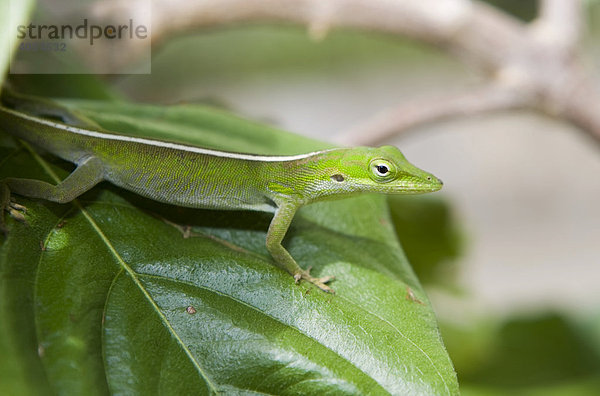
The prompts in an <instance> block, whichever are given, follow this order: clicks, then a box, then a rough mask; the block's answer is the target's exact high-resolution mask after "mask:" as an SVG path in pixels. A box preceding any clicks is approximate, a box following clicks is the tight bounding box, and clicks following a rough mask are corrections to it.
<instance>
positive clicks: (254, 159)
mask: <svg viewBox="0 0 600 396" xmlns="http://www.w3.org/2000/svg"><path fill="white" fill-rule="evenodd" d="M4 98H5V97H4V96H3V99H4ZM25 103H29V102H25ZM39 107H40V109H41V110H39V111H35V109H36V104H35V103H33V105H32V104H31V103H29V105H24V106H21V107H18V106H17V108H20V109H24V110H25V111H27V113H26V112H22V111H16V110H14V109H11V108H7V107H0V127H1V128H2V129H3V130H4V131H6V132H8V133H10V134H12V135H14V136H16V137H18V138H21V139H23V140H26V141H28V142H30V143H32V144H34V145H35V146H38V147H41V148H43V149H44V150H46V151H49V152H50V153H52V154H54V155H57V156H58V157H60V158H63V159H65V160H67V161H71V162H73V163H75V164H76V166H77V167H76V168H75V170H74V171H73V172H72V173H71V174H70V175H69V176H68V177H67V178H65V179H64V180H63V181H62V182H61V183H59V184H58V185H52V184H49V183H46V182H43V181H40V180H31V179H18V178H6V179H4V180H2V181H1V182H0V228H1V229H2V230H4V231H6V225H5V222H4V215H3V212H4V210H6V211H8V212H9V213H10V214H11V215H12V216H13V217H15V218H17V219H20V220H24V217H23V215H22V213H21V212H22V211H24V207H23V206H21V205H18V204H16V203H15V202H13V201H11V193H15V194H19V195H23V196H26V197H30V198H41V199H45V200H49V201H53V202H59V203H66V202H69V201H71V200H73V199H75V198H77V197H78V196H79V195H81V194H83V193H84V192H86V191H88V190H89V189H91V188H92V187H94V186H95V185H96V184H98V183H99V182H101V181H103V180H106V181H109V182H111V183H113V184H115V185H117V186H119V187H122V188H124V189H127V190H130V191H133V192H135V193H137V194H139V195H142V196H145V197H148V198H151V199H153V200H156V201H160V202H166V203H169V204H175V205H180V206H185V207H191V208H208V209H219V210H228V209H230V210H239V209H242V210H258V211H267V212H273V213H274V216H273V220H272V221H271V224H270V226H269V229H268V232H267V237H266V245H267V249H268V251H269V253H270V254H271V256H272V257H273V259H274V260H275V263H276V264H277V266H279V267H280V268H282V269H284V270H285V271H287V272H289V273H290V274H291V275H292V276H293V277H294V279H295V281H296V283H297V282H299V281H300V280H301V279H304V280H307V281H309V282H311V283H313V284H315V285H316V286H318V287H319V288H320V289H322V290H324V291H327V292H333V291H332V289H331V288H329V286H327V285H326V283H328V282H329V281H331V280H332V279H333V277H324V278H315V277H312V276H311V275H310V273H309V271H307V270H303V269H302V268H300V266H299V265H298V264H297V263H296V261H295V260H294V258H293V257H292V256H291V255H290V254H289V252H288V251H287V250H286V249H285V248H284V247H283V246H282V244H281V242H282V240H283V238H284V236H285V234H286V232H287V230H288V228H289V226H290V223H291V222H292V218H293V217H294V214H295V213H296V211H297V210H298V208H300V207H301V206H303V205H307V204H310V203H312V202H316V201H322V200H331V199H338V198H345V197H349V196H353V195H357V194H361V193H369V192H376V193H389V194H409V193H425V192H432V191H437V190H439V189H440V188H441V187H442V182H441V181H440V180H439V179H437V178H436V177H435V176H433V175H431V174H429V173H427V172H425V171H423V170H421V169H418V168H417V167H415V166H414V165H412V164H410V163H409V162H408V161H407V160H406V158H405V157H404V156H403V155H402V153H401V152H400V151H399V150H398V149H397V148H395V147H393V146H383V147H379V148H370V147H355V148H337V149H329V150H323V151H317V152H312V153H308V154H301V155H291V156H264V155H253V154H241V153H232V152H223V151H216V150H209V149H206V148H200V147H196V146H189V145H183V144H178V143H174V142H168V141H161V140H153V139H144V138H139V137H132V136H126V135H122V134H117V133H111V132H108V131H106V130H103V129H101V128H99V127H97V126H93V125H91V124H89V123H87V122H83V121H82V122H81V123H79V122H78V121H79V120H80V119H78V118H77V116H74V115H73V114H72V113H70V112H69V111H68V110H66V109H63V108H62V107H58V106H56V105H55V106H54V107H53V106H52V105H48V103H47V102H46V103H42V105H40V106H39ZM48 116H51V117H52V119H49V118H47V117H48ZM56 119H61V121H56Z"/></svg>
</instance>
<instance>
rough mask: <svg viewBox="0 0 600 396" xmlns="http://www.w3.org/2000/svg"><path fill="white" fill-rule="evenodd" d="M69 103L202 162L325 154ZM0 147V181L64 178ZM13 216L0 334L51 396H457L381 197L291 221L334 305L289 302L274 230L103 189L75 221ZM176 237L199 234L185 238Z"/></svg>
mask: <svg viewBox="0 0 600 396" xmlns="http://www.w3.org/2000/svg"><path fill="white" fill-rule="evenodd" d="M63 103H64V104H66V105H68V106H70V107H71V108H73V109H76V110H77V111H79V112H80V113H82V114H84V115H85V116H86V117H88V118H90V119H92V120H94V121H96V122H98V123H99V124H100V125H102V126H103V127H104V128H107V129H110V130H114V131H122V132H127V133H130V134H138V135H140V134H143V135H145V136H152V137H161V138H169V139H171V140H177V141H184V142H192V143H196V144H200V145H203V146H206V147H213V148H220V149H228V150H232V151H246V152H248V151H251V152H257V153H266V154H269V153H271V154H276V153H277V154H293V153H300V152H306V151H309V150H314V149H317V148H321V147H323V145H322V144H321V143H319V142H315V141H311V140H308V139H305V138H302V137H299V136H295V135H291V134H286V133H283V132H280V131H277V130H274V129H271V128H268V127H265V126H262V125H257V124H254V123H251V122H249V121H246V120H242V119H238V118H236V117H234V116H232V115H230V114H227V113H225V112H221V111H218V110H214V109H208V108H205V107H199V106H177V107H170V108H165V107H156V106H142V105H133V104H126V103H108V102H99V101H70V102H63ZM4 142H5V147H6V148H3V149H2V150H4V151H3V153H2V154H3V159H4V158H6V160H3V161H2V162H0V177H4V176H6V175H9V174H10V175H11V176H24V177H35V178H40V179H45V180H51V181H56V180H58V179H60V178H63V177H64V176H65V175H66V174H68V171H69V170H70V169H71V165H70V164H66V163H64V162H61V161H57V160H56V159H54V158H53V157H51V156H48V157H40V156H39V155H38V154H37V153H36V152H35V151H33V150H31V149H29V147H28V146H21V145H20V144H18V145H17V144H15V143H14V142H12V143H11V142H10V141H7V140H6V139H5V140H4ZM11 144H12V147H10V146H11ZM234 176H235V169H227V170H224V176H223V177H224V178H226V177H234ZM17 198H18V201H19V202H20V203H22V204H25V205H26V206H27V207H28V209H29V210H28V213H27V219H28V223H29V224H28V225H22V224H17V223H16V222H14V221H10V226H11V228H12V230H13V231H12V233H11V234H10V235H9V237H8V238H7V239H6V240H5V241H4V243H3V245H2V248H1V249H2V250H1V253H2V255H1V256H0V259H1V261H0V265H1V269H2V275H3V276H2V282H3V285H4V286H5V287H3V288H1V289H0V290H2V292H3V294H4V295H2V296H1V297H0V301H2V304H3V306H4V307H5V308H6V309H5V310H4V311H3V315H4V316H3V317H2V318H0V320H2V321H5V322H6V323H8V327H9V329H10V332H9V333H10V334H9V336H10V337H12V338H14V339H15V340H16V341H15V351H19V352H20V354H19V355H18V356H17V355H16V354H15V355H14V356H17V357H18V359H16V360H15V362H16V363H15V365H16V366H18V368H19V369H20V370H23V371H24V372H31V373H33V374H34V375H35V378H36V379H37V380H38V381H41V382H40V384H41V385H40V386H45V385H50V386H51V387H52V388H53V389H54V390H55V391H56V392H59V393H65V394H82V393H86V394H87V393H90V392H91V393H98V394H105V393H106V392H107V391H110V392H112V393H121V394H144V395H145V394H153V393H159V392H160V393H164V394H208V393H213V392H224V393H226V394H238V393H241V394H254V393H257V394H283V395H285V394H336V395H337V394H400V395H405V394H423V395H431V394H440V395H446V394H457V393H458V386H457V382H456V376H455V373H454V370H453V367H452V364H451V362H450V359H449V357H448V355H447V353H446V350H445V348H444V346H443V343H442V340H441V338H440V336H439V332H438V329H437V325H436V322H435V318H434V314H433V311H432V309H431V306H430V304H429V302H428V300H427V297H426V295H425V294H424V292H423V289H422V288H421V286H420V284H419V282H418V280H417V279H416V277H415V276H414V273H413V272H412V270H411V268H410V266H409V264H408V262H407V260H406V258H405V256H404V254H403V252H402V250H401V248H400V246H399V244H398V242H397V240H396V237H395V233H394V230H393V227H392V226H391V223H390V218H389V213H388V209H387V205H386V201H385V198H384V197H382V196H363V197H359V198H353V199H347V200H342V201H337V202H331V203H319V204H314V205H309V206H307V207H305V208H302V209H301V210H300V211H299V213H298V214H297V216H296V218H295V219H294V222H293V224H292V227H291V229H290V231H289V232H288V236H287V238H286V240H285V245H286V246H287V247H288V249H289V250H290V252H291V254H292V255H293V256H294V257H295V258H296V259H297V261H298V262H299V264H300V265H301V266H303V267H308V266H312V267H313V273H315V274H317V275H326V274H335V275H336V276H337V280H336V281H335V283H334V284H333V286H334V288H335V289H336V291H337V293H336V294H335V295H330V294H325V293H323V292H321V291H320V290H318V289H316V288H314V287H312V286H311V285H308V284H305V283H302V284H300V285H296V284H294V282H293V279H292V277H291V276H289V275H288V274H287V273H284V272H283V271H281V270H279V269H278V268H276V267H274V266H273V265H272V261H271V259H270V257H269V255H268V253H267V251H266V249H265V247H264V243H265V235H266V229H267V226H268V223H269V221H270V215H268V214H265V213H259V212H227V211H210V210H190V209H182V208H177V207H171V206H168V205H163V204H158V203H155V202H152V201H149V200H146V199H143V198H141V197H138V196H136V195H134V194H131V193H128V192H126V191H122V190H120V189H117V188H114V187H112V186H110V185H108V184H102V185H100V186H98V187H97V188H95V189H94V190H92V191H91V192H89V193H87V194H85V195H84V196H83V197H82V198H81V199H79V200H78V201H77V202H75V203H73V204H69V205H56V204H51V203H48V202H42V201H33V200H29V199H25V198H23V197H17ZM178 224H179V225H182V226H185V225H191V226H192V231H193V235H192V237H190V238H184V237H183V234H182V232H181V229H182V227H181V226H179V225H178ZM16 281H18V282H21V283H22V284H23V286H22V287H17V286H15V282H16ZM34 329H35V335H34V334H33V333H32V332H33V331H34ZM38 355H39V356H40V359H39V360H38V359H37V356H38ZM40 361H41V367H43V369H41V368H40ZM0 375H4V373H0ZM28 386H30V387H32V386H33V385H28Z"/></svg>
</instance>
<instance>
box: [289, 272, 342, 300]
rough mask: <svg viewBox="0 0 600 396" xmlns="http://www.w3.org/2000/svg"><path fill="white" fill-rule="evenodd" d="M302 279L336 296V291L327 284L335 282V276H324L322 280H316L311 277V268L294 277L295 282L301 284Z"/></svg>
mask: <svg viewBox="0 0 600 396" xmlns="http://www.w3.org/2000/svg"><path fill="white" fill-rule="evenodd" d="M301 279H304V280H306V281H308V282H310V283H312V284H313V285H315V286H317V287H318V288H319V289H321V290H323V291H324V292H327V293H331V294H335V290H333V289H332V288H331V287H329V286H327V285H326V283H329V282H331V281H333V280H335V276H324V277H322V278H315V277H313V276H311V275H310V267H309V268H308V269H307V270H306V271H302V272H300V273H299V274H296V275H294V280H295V281H296V283H299V282H300V280H301Z"/></svg>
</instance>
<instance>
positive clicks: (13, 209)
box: [6, 201, 27, 223]
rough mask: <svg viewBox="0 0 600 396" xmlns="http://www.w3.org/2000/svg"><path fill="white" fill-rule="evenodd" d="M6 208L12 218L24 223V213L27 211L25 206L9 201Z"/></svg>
mask: <svg viewBox="0 0 600 396" xmlns="http://www.w3.org/2000/svg"><path fill="white" fill-rule="evenodd" d="M6 210H7V211H8V214H9V215H10V217H12V218H13V219H15V220H17V221H20V222H21V223H26V221H25V216H24V213H27V208H26V207H25V206H23V205H19V204H18V203H16V202H13V201H10V202H9V204H8V207H7V208H6Z"/></svg>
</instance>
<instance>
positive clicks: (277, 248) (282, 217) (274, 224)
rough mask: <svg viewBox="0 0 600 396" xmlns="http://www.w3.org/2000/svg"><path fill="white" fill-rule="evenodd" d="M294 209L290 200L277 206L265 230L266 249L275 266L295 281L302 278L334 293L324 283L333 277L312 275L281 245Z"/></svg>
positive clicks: (295, 206)
mask: <svg viewBox="0 0 600 396" xmlns="http://www.w3.org/2000/svg"><path fill="white" fill-rule="evenodd" d="M296 210H298V205H296V204H294V203H290V202H286V203H283V204H281V205H280V206H279V207H278V209H277V211H276V212H275V216H274V217H273V220H271V224H270V225H269V231H268V232H267V250H268V251H269V253H271V256H272V257H273V259H274V260H275V263H276V264H277V266H279V267H280V268H282V269H284V270H286V271H287V272H289V273H290V274H291V275H292V276H293V277H294V279H295V281H296V283H298V282H300V280H301V279H304V280H307V281H309V282H310V283H312V284H314V285H315V286H317V287H318V288H319V289H321V290H323V291H325V292H328V293H334V291H333V289H331V288H330V287H329V286H327V285H326V283H327V282H330V281H332V280H333V279H334V278H333V277H331V276H328V277H324V278H315V277H312V276H311V275H310V272H309V271H307V270H303V269H302V268H300V266H299V265H298V263H296V260H294V258H293V257H292V256H291V255H290V253H289V252H288V251H287V250H286V249H285V248H284V247H283V246H282V245H281V241H282V240H283V237H284V236H285V234H286V232H287V230H288V228H289V226H290V224H291V222H292V219H293V218H294V214H295V213H296Z"/></svg>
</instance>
